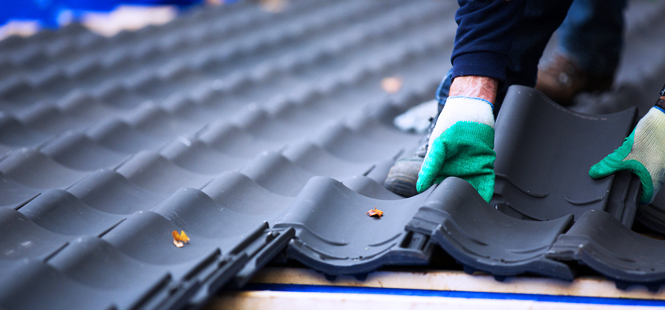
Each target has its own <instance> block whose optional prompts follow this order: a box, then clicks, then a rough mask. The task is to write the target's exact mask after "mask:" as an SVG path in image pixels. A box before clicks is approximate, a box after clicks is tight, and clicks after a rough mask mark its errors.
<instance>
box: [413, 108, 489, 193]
mask: <svg viewBox="0 0 665 310" xmlns="http://www.w3.org/2000/svg"><path fill="white" fill-rule="evenodd" d="M493 109H494V106H493V105H492V103H490V102H489V101H487V100H484V99H480V98H473V97H464V96H453V97H449V98H448V99H447V101H446V105H445V106H444V107H443V110H442V111H441V114H440V115H439V118H438V120H437V123H436V126H435V127H434V130H433V131H432V135H431V136H430V138H429V147H428V149H427V155H426V156H425V161H424V162H423V165H422V167H421V168H420V173H419V174H418V183H417V185H416V187H417V189H418V192H423V191H425V190H427V189H428V188H429V187H430V186H432V185H433V184H435V183H440V182H441V181H443V179H445V178H447V177H450V176H454V177H459V178H461V179H464V180H466V181H467V182H469V183H471V185H473V187H475V188H476V190H477V191H478V193H480V196H482V197H483V198H484V199H485V201H487V202H489V201H490V199H491V198H492V194H494V160H495V159H496V153H495V152H494V113H492V110H493Z"/></svg>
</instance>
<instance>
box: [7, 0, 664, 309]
mask: <svg viewBox="0 0 665 310" xmlns="http://www.w3.org/2000/svg"><path fill="white" fill-rule="evenodd" d="M455 10H456V4H455V3H454V2H445V1H429V0H416V1H408V2H405V1H397V0H384V1H370V0H367V1H351V0H342V1H332V2H331V1H320V0H315V1H305V0H299V1H292V2H291V3H290V6H289V7H288V9H287V10H286V11H284V12H281V13H269V12H266V11H263V10H262V9H261V8H260V7H258V6H254V5H252V4H251V3H239V4H235V5H231V6H225V7H220V8H200V9H196V10H193V11H192V12H189V13H188V14H186V15H185V16H182V17H180V18H178V19H176V20H174V21H173V22H171V23H169V24H166V25H164V26H161V27H147V28H144V29H142V30H139V31H136V32H123V33H120V34H118V35H116V36H114V37H111V38H102V37H99V36H97V35H95V34H92V33H90V32H88V31H86V30H85V29H83V28H82V27H79V26H68V27H66V28H64V29H62V30H60V31H55V32H40V33H38V34H37V35H35V36H33V37H30V38H27V39H17V38H10V39H7V40H5V41H2V42H0V68H2V69H1V70H0V109H1V110H2V113H0V152H1V154H2V155H1V156H2V158H1V159H0V179H1V182H0V234H1V235H2V236H3V238H2V239H0V307H2V308H7V309H24V308H34V309H41V308H75V309H91V308H104V309H107V308H117V309H135V308H157V309H178V308H182V307H184V306H186V305H189V306H200V305H202V304H203V302H205V301H206V300H207V299H208V298H209V297H210V295H211V294H213V293H215V292H216V291H217V290H219V289H220V288H222V287H223V286H224V285H229V284H233V285H243V284H244V283H245V282H246V281H247V280H248V279H249V278H250V277H251V276H252V275H253V274H254V273H255V272H256V271H257V270H258V269H259V268H261V267H262V266H264V265H265V264H266V263H267V262H268V261H270V260H271V259H272V258H273V257H274V256H275V255H277V254H278V253H279V252H282V251H284V250H286V253H287V255H288V257H289V258H292V259H297V260H299V261H301V262H302V263H304V264H306V265H309V266H311V267H313V268H315V269H317V270H319V271H321V272H324V273H325V274H327V275H329V276H334V275H337V274H352V275H356V276H358V277H359V278H362V277H363V276H364V275H365V274H366V273H368V272H371V271H373V270H375V269H377V268H379V267H381V266H384V265H398V264H399V265H403V264H410V265H414V264H427V263H428V261H429V259H430V257H431V255H432V252H433V248H434V247H435V246H441V247H442V248H444V249H445V250H447V251H448V252H449V253H450V254H451V255H452V256H453V257H455V258H456V259H457V260H458V261H460V262H461V263H462V264H464V265H465V267H466V268H467V269H468V270H472V269H478V270H485V271H488V272H491V273H494V274H495V275H496V276H497V278H501V277H503V276H507V275H515V274H520V273H524V272H535V273H539V274H543V275H547V276H555V277H559V278H564V279H570V278H572V271H571V267H572V266H571V265H565V264H563V263H560V262H557V261H555V260H553V259H552V258H550V257H549V256H547V257H546V255H545V254H546V252H547V251H548V250H549V249H550V245H551V244H552V242H553V241H554V240H555V239H556V238H557V236H558V235H559V234H560V233H561V232H563V231H565V230H566V229H568V227H569V226H570V224H571V223H572V219H573V217H574V218H579V217H580V216H581V217H585V215H582V210H584V211H586V210H587V209H589V210H605V211H608V212H610V213H611V214H612V215H613V216H614V217H610V219H611V220H614V221H617V223H620V222H619V221H621V223H623V224H625V225H630V223H631V222H632V215H633V214H634V208H633V209H631V208H630V207H629V205H630V202H631V201H630V199H631V197H633V196H630V195H629V194H625V195H623V196H621V195H619V196H621V197H619V198H616V197H615V196H612V195H610V194H611V193H615V192H616V193H628V192H630V191H629V189H631V187H630V184H632V183H630V182H629V180H628V181H625V182H624V183H620V182H617V181H616V180H617V179H619V177H617V178H613V179H610V180H605V181H599V182H596V183H594V185H593V189H594V193H606V192H607V191H608V190H609V193H607V194H599V195H602V196H601V197H599V198H597V199H595V200H594V199H591V200H592V201H591V202H589V201H587V200H588V199H587V198H588V197H586V196H585V197H582V198H584V199H586V200H584V199H583V200H584V203H583V204H584V205H585V206H584V207H583V208H580V209H576V210H574V211H570V210H571V208H572V207H570V206H567V208H561V209H560V213H556V212H551V210H549V209H547V210H546V209H544V208H546V207H547V206H551V205H552V204H556V203H560V202H561V201H563V200H564V198H566V197H567V196H565V195H566V194H569V193H570V191H571V190H574V188H573V189H571V188H569V187H562V188H563V189H561V188H559V187H556V186H554V185H556V184H554V185H552V184H549V185H547V184H546V185H544V186H554V187H556V188H554V189H547V190H548V191H551V192H552V193H553V194H552V196H550V197H549V198H547V199H544V200H539V199H540V198H542V197H535V196H537V195H535V196H534V195H530V197H531V198H529V197H522V196H524V195H522V194H523V193H522V194H520V193H517V192H516V193H513V194H511V195H512V196H510V195H508V194H509V193H510V189H508V188H509V186H508V185H506V186H504V190H501V189H500V188H499V189H498V190H497V192H498V194H500V195H499V196H498V197H502V198H503V200H501V201H499V200H495V202H494V205H498V204H499V202H501V203H503V205H502V206H504V207H505V206H508V207H510V208H508V207H505V208H498V209H501V211H504V212H506V213H508V214H509V215H510V216H507V215H505V214H502V213H501V212H500V211H497V210H496V209H495V208H492V207H490V205H488V204H486V203H485V202H484V201H482V202H480V201H478V199H479V197H477V194H476V193H475V192H474V191H473V190H469V186H468V184H467V183H465V182H463V181H461V180H459V179H451V180H448V181H447V182H446V183H444V185H442V186H439V187H436V188H432V189H430V190H428V191H427V192H425V193H423V194H421V195H418V196H416V197H413V198H409V199H403V198H401V197H398V196H396V195H394V194H392V193H390V192H388V191H386V190H385V189H384V188H383V186H382V182H383V180H384V179H385V177H386V174H387V172H388V169H389V168H390V167H391V165H392V164H393V162H394V160H395V159H397V158H399V157H400V156H401V155H403V154H408V153H409V152H410V151H412V149H413V148H415V147H416V146H417V141H418V140H419V139H420V136H418V135H411V134H407V133H403V132H399V131H398V130H397V129H395V128H394V127H393V126H392V119H393V117H394V116H395V115H398V114H399V113H401V112H402V111H404V110H405V109H406V108H408V107H410V106H412V105H414V104H416V103H419V102H420V101H422V100H426V99H430V98H431V97H432V94H433V93H434V89H435V87H436V86H437V84H438V82H439V80H440V78H441V76H442V75H443V74H444V72H445V71H446V70H447V69H449V66H450V65H449V61H448V59H447V56H446V55H447V51H450V49H451V48H452V42H453V37H454V30H455V23H454V20H453V16H454V12H455ZM631 29H633V30H630V31H633V32H634V31H635V30H634V29H637V28H635V27H633V28H631ZM386 77H397V78H399V79H401V81H403V85H402V87H401V89H400V90H399V91H398V92H396V93H394V94H389V93H387V92H386V91H385V90H384V89H382V87H381V82H382V80H383V79H384V78H386ZM514 90H516V92H517V93H520V89H519V88H515V89H514ZM521 91H522V93H524V94H526V93H529V92H530V91H531V90H526V89H522V90H521ZM525 98H527V97H526V96H525V95H515V96H514V100H513V99H511V101H512V102H513V103H512V104H520V103H521V102H523V101H528V100H527V99H525ZM532 103H533V102H532ZM536 103H538V102H536ZM510 104H511V103H508V105H505V106H510ZM536 110H538V109H536ZM536 112H539V113H540V112H542V111H541V110H538V111H536ZM529 113H531V112H529ZM534 113H535V112H534ZM557 113H568V114H570V113H572V112H570V111H567V110H560V111H559V112H557ZM631 113H634V112H630V111H628V112H624V113H622V114H621V113H620V114H616V115H615V116H613V117H608V119H609V120H608V122H612V125H613V126H614V127H613V128H616V130H615V131H613V133H612V135H611V137H610V138H608V141H600V142H598V143H599V144H600V145H602V146H603V147H604V148H609V149H612V148H614V147H616V145H618V144H620V143H621V139H622V138H623V136H624V132H626V131H627V128H628V127H629V126H630V121H631V120H632V117H633V114H631ZM576 115H578V116H579V115H581V114H576ZM617 115H618V116H617ZM527 116H528V115H526V116H524V115H523V116H516V117H517V118H519V117H522V119H523V118H524V117H527ZM582 116H583V115H582ZM582 116H580V117H582ZM500 117H501V116H500ZM506 117H509V118H510V117H511V116H506ZM563 121H565V122H567V123H570V124H574V123H575V121H571V120H570V119H565V120H563ZM582 123H584V124H591V123H586V122H582ZM571 126H577V125H571ZM584 126H586V125H584ZM589 126H591V127H593V128H591V129H593V130H589V131H588V132H587V134H588V135H590V134H592V133H593V132H594V130H602V128H601V127H602V126H601V127H598V126H600V125H598V124H596V125H589ZM518 127H519V126H518ZM520 128H522V129H524V128H526V129H530V128H532V125H523V127H520ZM585 128H586V127H585ZM599 128H600V129H599ZM518 129H519V128H518ZM539 130H541V131H542V129H539ZM502 131H503V132H504V133H501V132H502ZM534 132H535V133H537V132H539V131H538V130H536V131H534ZM501 135H503V136H504V137H506V139H507V140H510V139H512V138H511V137H513V135H512V134H511V133H510V130H507V129H506V130H501V129H499V127H497V136H501ZM551 136H552V135H550V138H551ZM515 139H517V138H515ZM499 149H500V148H497V150H499ZM532 150H533V148H532ZM598 152H600V151H598ZM589 154H591V153H589ZM594 154H595V153H594ZM587 157H588V156H587ZM587 157H585V158H584V160H586V161H590V160H591V158H587ZM504 162H505V161H504ZM512 162H514V161H512ZM497 163H500V162H497ZM503 165H504V168H505V171H509V172H510V171H512V170H511V168H510V165H511V161H507V162H506V163H504V164H503ZM499 166H500V165H498V166H497V170H499V168H500V167H499ZM557 168H558V167H552V166H550V167H547V169H550V170H551V169H557ZM580 169H582V168H580V167H578V166H575V169H572V170H571V171H567V172H565V173H562V176H561V177H560V178H555V180H557V182H559V181H560V180H564V179H565V177H566V176H568V175H571V174H574V173H578V172H579V171H577V170H580ZM566 173H567V174H566ZM520 177H521V175H514V176H513V175H509V176H508V177H507V178H508V179H510V180H512V181H514V182H513V183H515V184H524V182H527V183H528V184H529V185H530V186H531V185H534V184H535V183H531V181H529V180H527V179H520ZM518 179H520V180H518ZM624 179H625V177H624ZM525 180H526V181H525ZM580 180H581V179H580ZM520 182H521V183H520ZM575 182H578V181H575ZM580 182H581V183H580ZM584 182H586V181H584V180H582V181H579V182H578V183H575V184H582V183H584ZM508 183H510V182H508ZM584 184H586V183H584ZM536 185H537V184H536ZM451 188H452V189H453V190H455V191H456V193H457V195H456V196H455V195H453V194H451V193H450V190H451ZM630 193H632V194H635V193H634V191H633V192H630ZM462 194H463V195H462ZM474 195H476V196H474ZM501 195H503V196H501ZM520 195H522V196H520ZM518 196H519V197H520V198H511V197H518ZM526 196H529V195H526ZM465 197H466V198H465ZM576 198H578V197H572V198H570V199H568V202H569V203H571V204H572V205H575V202H577V200H576ZM592 198H593V197H592ZM615 198H616V199H615ZM455 199H457V200H460V199H461V200H460V201H462V200H465V199H468V201H464V202H455V203H450V202H449V201H453V200H455ZM481 200H482V199H481ZM447 201H448V202H447ZM557 201H558V202H557ZM571 201H572V202H571ZM616 201H618V203H615V202H616ZM511 202H512V203H513V204H512V205H510V203H511ZM462 203H463V204H468V208H464V207H461V205H460V204H462ZM610 205H612V206H614V205H616V207H611V208H610V207H608V206H610ZM511 206H512V207H511ZM374 207H377V208H378V209H381V210H383V211H384V212H385V215H384V217H383V218H381V219H376V218H372V217H368V216H366V215H365V212H367V211H368V210H369V209H372V208H374ZM509 209H510V210H512V211H509ZM625 210H633V211H625ZM589 212H591V211H589ZM631 212H632V213H631ZM518 213H519V214H518ZM569 213H572V214H573V215H569ZM516 217H517V218H516ZM556 218H559V219H556ZM477 219H484V220H485V221H487V223H488V225H486V227H489V228H486V229H484V230H483V231H480V232H476V231H473V228H474V227H475V226H474V225H473V223H475V222H476V220H477ZM529 219H537V220H551V221H546V222H538V221H531V220H529ZM506 225H508V226H511V225H512V226H511V227H512V228H511V229H514V230H515V231H519V232H520V233H523V234H528V233H529V232H530V231H531V230H533V229H542V230H541V233H542V234H540V235H538V236H541V237H542V238H540V239H539V240H531V241H532V242H522V241H523V240H522V241H520V239H515V240H505V239H504V240H502V242H503V241H505V242H506V243H501V242H498V241H497V236H501V235H502V234H503V235H506V234H510V231H508V230H505V231H504V230H502V229H503V228H502V227H505V226H506ZM580 225H583V224H580ZM607 225H610V224H607ZM612 225H613V224H612ZM619 226H621V224H619ZM451 227H453V228H451ZM536 227H537V228H536ZM621 227H624V226H621ZM545 228H546V229H545ZM455 229H456V230H455ZM622 229H626V230H627V228H622ZM174 230H177V231H180V230H184V231H185V232H186V233H187V234H188V235H189V236H190V237H191V242H190V244H186V245H185V246H184V247H183V248H177V247H175V246H174V245H173V243H172V236H171V232H172V231H174ZM497 230H500V231H497ZM494 232H495V233H496V234H492V233H494ZM476 233H477V234H476ZM561 238H563V237H561ZM562 240H563V239H562ZM476 241H478V242H479V243H478V242H476ZM465 242H467V243H469V244H471V243H473V244H474V246H475V247H464V246H463V245H464V244H463V243H465ZM485 242H489V243H485ZM459 244H462V246H461V247H458V246H457V245H459ZM511 246H513V247H512V248H511ZM460 248H463V249H462V250H459V249H460ZM506 249H508V250H509V251H506ZM548 255H552V257H555V256H556V257H561V255H559V256H557V255H554V254H551V253H550V254H548ZM479 257H484V258H481V259H479ZM506 259H507V260H508V261H506ZM511 259H514V260H516V261H518V262H517V263H514V262H513V261H510V260H511ZM564 259H577V258H568V257H565V258H564ZM502 264H503V265H502ZM651 264H653V265H655V266H656V267H658V266H660V265H662V263H661V262H660V261H652V262H651ZM659 264H660V265H659ZM508 265H510V266H508ZM487 266H494V267H487ZM497 266H498V267H497ZM543 268H545V269H546V268H550V269H548V271H542V270H545V269H543ZM539 270H540V271H539ZM659 270H660V269H659ZM600 272H603V270H600ZM610 273H611V272H610ZM661 278H662V277H661ZM661 278H658V276H655V278H654V277H652V278H650V280H649V281H650V283H651V282H654V281H656V282H657V281H660V280H662V279H661ZM654 279H655V280H654ZM638 280H639V279H638ZM630 281H633V282H640V281H635V280H630ZM36 296H38V298H36Z"/></svg>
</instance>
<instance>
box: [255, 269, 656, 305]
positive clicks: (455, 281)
mask: <svg viewBox="0 0 665 310" xmlns="http://www.w3.org/2000/svg"><path fill="white" fill-rule="evenodd" d="M252 283H274V284H303V285H333V286H353V287H383V288H403V289H421V290H441V291H469V292H492V293H519V294H543V295H558V296H583V297H607V298H631V299H651V300H665V292H664V290H662V289H661V290H660V291H659V292H658V293H652V292H649V291H648V290H647V289H646V288H645V287H643V286H630V287H629V288H628V290H626V291H622V290H619V289H617V288H616V287H615V285H614V282H612V281H608V280H606V279H603V278H591V277H585V278H578V279H576V280H575V281H573V282H566V281H561V280H556V279H550V278H538V277H509V278H507V279H506V280H505V281H504V282H498V281H496V280H494V278H493V277H492V276H488V275H479V274H474V275H468V274H465V273H464V272H461V271H440V270H437V271H421V272H408V271H399V272H397V271H377V272H373V273H370V274H369V276H368V277H367V279H366V280H365V281H358V280H356V279H355V278H354V277H349V276H341V277H338V278H337V279H336V280H335V281H333V282H330V281H328V280H326V278H325V277H324V276H323V274H321V273H318V272H315V271H313V270H311V269H299V268H264V269H263V270H262V271H260V272H259V273H258V274H257V275H256V276H255V277H254V278H253V279H252Z"/></svg>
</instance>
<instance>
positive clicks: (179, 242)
mask: <svg viewBox="0 0 665 310" xmlns="http://www.w3.org/2000/svg"><path fill="white" fill-rule="evenodd" d="M171 235H173V245H175V246H177V247H179V248H182V247H183V246H184V245H185V243H189V236H187V234H186V233H185V231H184V230H181V231H180V233H178V231H175V230H174V231H173V232H172V233H171Z"/></svg>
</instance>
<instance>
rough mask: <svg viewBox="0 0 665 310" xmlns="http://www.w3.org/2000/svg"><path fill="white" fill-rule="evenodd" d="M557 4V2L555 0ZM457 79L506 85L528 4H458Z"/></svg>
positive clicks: (475, 0)
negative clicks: (483, 78)
mask: <svg viewBox="0 0 665 310" xmlns="http://www.w3.org/2000/svg"><path fill="white" fill-rule="evenodd" d="M552 1H556V0H552ZM458 3H459V5H460V8H459V9H458V10H457V13H456V14H455V21H456V22H457V25H458V27H457V34H456V35H455V46H454V47H453V54H452V57H451V60H452V63H453V78H455V77H457V76H464V75H478V76H487V77H492V78H496V79H498V80H500V81H501V82H505V80H506V64H507V62H508V52H509V51H510V48H511V46H512V44H513V40H514V38H515V33H516V29H517V25H518V24H519V22H520V19H521V18H522V14H523V13H524V8H525V6H526V0H508V1H506V0H458Z"/></svg>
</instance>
